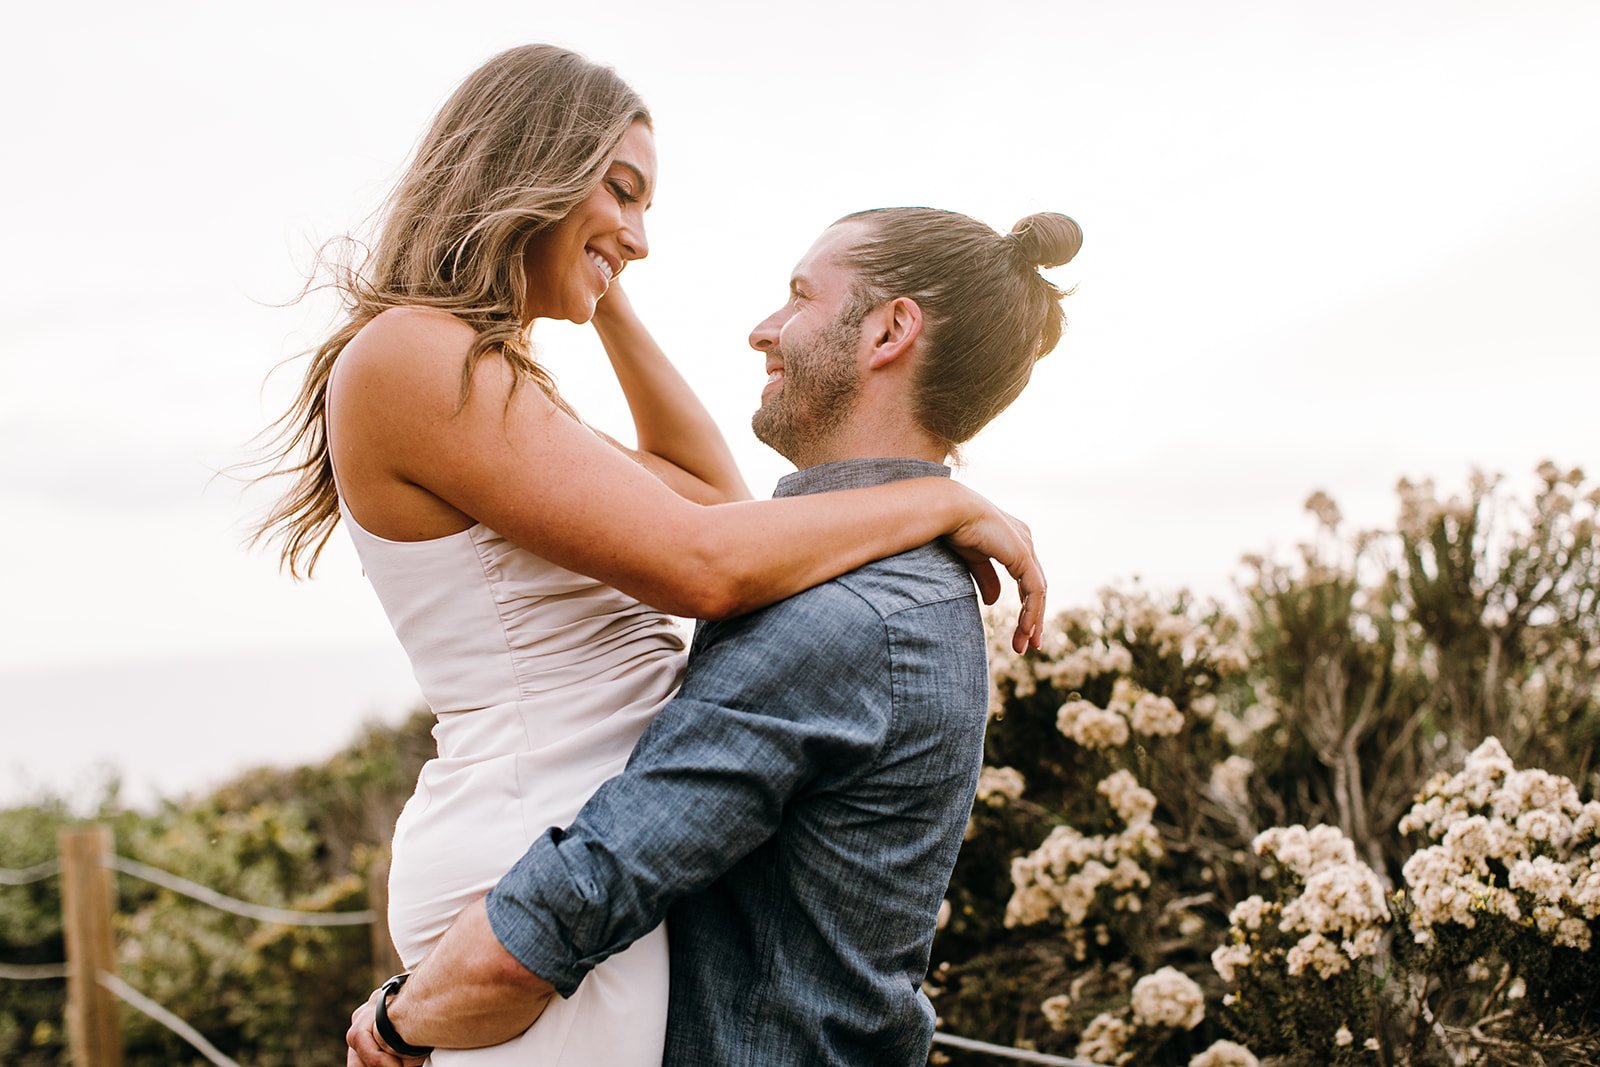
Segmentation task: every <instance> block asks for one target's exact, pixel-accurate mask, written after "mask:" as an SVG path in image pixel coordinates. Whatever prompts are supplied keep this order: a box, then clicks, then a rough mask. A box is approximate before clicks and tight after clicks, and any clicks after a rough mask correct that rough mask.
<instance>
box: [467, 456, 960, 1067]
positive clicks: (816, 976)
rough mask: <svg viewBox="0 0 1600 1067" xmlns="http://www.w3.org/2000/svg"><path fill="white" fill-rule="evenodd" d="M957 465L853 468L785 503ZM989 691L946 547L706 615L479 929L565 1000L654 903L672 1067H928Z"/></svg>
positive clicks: (797, 484) (782, 487)
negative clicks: (638, 720) (665, 939)
mask: <svg viewBox="0 0 1600 1067" xmlns="http://www.w3.org/2000/svg"><path fill="white" fill-rule="evenodd" d="M948 473H949V471H948V470H947V469H946V468H944V467H942V466H939V465H936V464H931V463H925V462H922V461H918V460H905V459H886V460H848V461H844V462H841V463H830V464H824V465H822V466H818V467H812V468H808V469H806V470H803V471H799V472H797V473H795V474H792V475H790V476H788V477H787V478H785V479H784V480H783V481H782V482H781V483H779V486H778V490H777V493H776V495H778V496H794V495H799V494H804V493H820V492H825V491H828V490H832V489H844V488H851V487H855V486H863V485H872V484H877V483H881V482H888V481H894V480H897V479H901V478H910V477H917V476H925V475H930V474H932V475H938V474H944V475H948ZM987 703H988V677H987V663H986V657H985V648H984V637H983V627H982V623H981V621H980V617H979V613H978V603H977V598H976V596H975V594H974V592H973V585H972V580H971V578H970V577H969V576H968V574H967V570H966V568H965V567H964V566H963V565H962V564H961V562H960V560H959V559H958V558H957V557H956V556H955V555H953V554H952V553H951V552H950V551H949V550H948V549H946V548H944V547H942V546H941V545H939V544H937V543H934V544H928V545H924V546H922V547H920V548H917V549H913V550H912V551H910V552H905V553H902V554H900V555H898V556H893V557H890V558H889V559H884V560H879V561H878V562H876V563H870V564H868V565H867V566H865V567H862V568H860V569H858V570H855V571H852V572H851V573H849V574H846V575H844V576H842V577H840V578H836V579H834V580H833V581H830V582H825V583H823V584H822V585H819V586H817V587H815V588H813V589H810V590H807V591H806V592H803V593H800V594H798V595H796V596H793V597H790V598H789V599H787V600H783V601H780V602H779V603H777V604H773V605H772V606H770V607H767V608H765V609H763V610H761V611H757V612H753V613H751V614H749V615H745V616H743V617H741V618H737V619H729V620H726V621H722V622H711V623H703V624H702V625H701V626H700V627H699V628H698V630H697V632H696V634H695V639H694V644H693V646H692V649H691V653H690V656H689V664H688V668H687V671H686V674H685V677H684V681H683V686H682V688H681V689H680V690H679V692H678V695H677V696H676V697H675V698H674V699H673V700H672V701H670V702H669V703H668V704H667V705H666V706H665V707H664V708H663V709H662V710H661V712H660V713H659V714H658V715H657V716H656V719H655V721H654V723H652V724H651V726H650V727H649V729H647V730H646V731H645V733H644V735H643V736H642V737H641V738H640V740H639V743H638V745H637V747H636V748H635V749H634V752H633V755H632V757H631V759H630V760H629V763H628V767H627V770H626V771H624V773H622V774H621V775H619V776H618V777H616V778H614V779H612V780H611V781H609V782H607V783H606V784H605V785H603V786H601V788H600V789H599V791H598V792H596V794H595V795H594V797H593V798H592V799H590V801H589V802H588V804H586V805H585V806H584V808H583V810H582V811H581V812H579V814H578V816H577V818H576V820H574V822H573V823H572V825H571V826H569V827H567V828H566V829H565V830H559V829H552V830H549V831H546V832H545V833H544V834H543V835H542V836H541V837H540V838H539V839H538V840H537V841H535V842H534V844H533V845H532V847H530V848H529V850H528V852H527V854H526V855H525V856H524V857H523V858H522V859H521V860H520V861H519V862H518V863H517V865H516V866H515V867H513V868H512V869H511V871H510V872H509V873H507V874H506V876H505V877H504V878H502V879H501V881H500V883H499V885H497V886H496V887H495V888H494V890H493V891H492V892H491V893H490V894H489V898H488V911H489V922H490V925H491V927H492V928H493V930H494V932H495V934H496V936H497V937H498V938H499V939H500V941H501V942H502V943H503V944H504V945H505V947H506V948H507V949H508V950H509V951H510V952H511V954H512V955H514V956H515V957H516V958H517V959H518V960H520V961H521V962H522V963H523V965H524V966H526V967H527V968H528V969H529V970H530V971H532V972H533V973H534V974H537V975H539V976H540V977H542V978H544V979H546V980H547V981H549V982H551V983H552V984H553V985H554V986H555V987H556V989H557V990H558V991H559V992H560V993H561V994H562V995H563V996H567V995H570V994H571V993H572V992H573V990H575V989H576V988H577V987H578V983H579V982H581V981H582V980H583V977H584V975H585V974H586V973H587V972H588V970H589V969H590V968H591V967H593V966H595V965H596V964H597V963H599V962H600V961H601V960H603V959H605V958H606V957H607V956H608V955H610V954H611V953H614V952H618V951H620V950H621V949H623V948H625V947H626V946H627V945H628V944H630V943H631V942H632V941H633V940H634V939H635V938H638V937H640V936H641V935H643V934H644V933H646V932H648V931H649V930H650V929H651V928H652V927H654V926H655V925H656V924H657V923H658V922H660V921H661V920H662V918H663V917H666V918H667V919H668V921H669V925H670V928H671V938H670V943H671V958H672V969H671V974H672V992H671V1007H670V1012H669V1015H668V1026H667V1048H666V1058H665V1063H666V1064H667V1065H669V1067H689V1065H694V1067H705V1065H726V1067H735V1065H739V1067H743V1065H750V1067H786V1065H794V1067H801V1065H807V1067H810V1065H815V1064H861V1065H867V1064H871V1065H894V1064H907V1065H911V1064H915V1065H919V1067H920V1065H923V1064H926V1062H927V1056H928V1047H929V1043H930V1042H931V1040H932V1036H933V1008H932V1006H931V1005H930V1004H929V1003H928V999H927V997H926V996H924V995H923V993H922V990H921V984H922V980H923V978H924V977H925V975H926V972H927V967H928V956H929V951H930V947H931V945H932V942H933V935H934V926H935V919H936V916H937V913H938V909H939V904H940V901H941V900H942V899H943V897H944V893H945V890H946V888H947V887H948V885H949V881H950V871H951V868H952V867H953V866H954V864H955V859H956V852H957V851H958V849H959V848H960V846H961V837H962V832H963V830H964V829H965V826H966V822H967V816H968V815H969V813H970V812H971V809H972V798H973V792H974V790H975V789H976V787H977V780H978V770H979V765H980V763H981V762H982V747H983V730H984V723H985V711H986V708H987Z"/></svg>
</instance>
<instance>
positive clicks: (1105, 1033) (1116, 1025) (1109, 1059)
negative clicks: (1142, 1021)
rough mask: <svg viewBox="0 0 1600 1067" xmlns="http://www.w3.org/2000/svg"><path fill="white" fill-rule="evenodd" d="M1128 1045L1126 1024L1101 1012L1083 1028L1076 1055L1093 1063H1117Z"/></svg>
mask: <svg viewBox="0 0 1600 1067" xmlns="http://www.w3.org/2000/svg"><path fill="white" fill-rule="evenodd" d="M1127 1044H1128V1024H1127V1023H1125V1022H1123V1021H1122V1020H1121V1019H1118V1018H1117V1017H1116V1016H1114V1015H1108V1014H1106V1013H1105V1012H1101V1013H1100V1014H1099V1015H1096V1016H1095V1017H1094V1018H1093V1019H1091V1020H1090V1021H1089V1025H1088V1026H1086V1027H1084V1028H1083V1035H1082V1036H1081V1037H1079V1038H1078V1048H1077V1054H1078V1056H1080V1057H1081V1058H1083V1059H1086V1060H1092V1061H1093V1062H1095V1063H1117V1062H1118V1061H1119V1058H1120V1057H1121V1056H1122V1052H1123V1049H1124V1048H1126V1047H1127Z"/></svg>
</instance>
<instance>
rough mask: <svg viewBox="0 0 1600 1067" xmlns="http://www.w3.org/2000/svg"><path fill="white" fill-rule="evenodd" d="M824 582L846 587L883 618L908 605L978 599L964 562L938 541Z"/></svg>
mask: <svg viewBox="0 0 1600 1067" xmlns="http://www.w3.org/2000/svg"><path fill="white" fill-rule="evenodd" d="M824 584H825V585H837V586H839V587H841V588H843V589H846V590H849V591H850V592H851V593H852V594H854V595H855V596H857V597H859V598H860V600H861V601H862V603H863V604H864V605H865V606H866V607H868V608H869V609H871V610H872V611H873V612H875V613H876V614H877V615H878V617H879V618H882V619H887V618H889V617H890V616H893V615H897V614H899V613H901V612H904V611H906V610H907V609H909V608H917V607H924V606H928V605H932V604H941V603H945V602H947V601H952V600H964V599H971V600H972V601H973V602H974V603H976V600H977V592H976V590H975V589H974V587H973V584H972V575H971V574H970V573H968V571H967V567H966V564H964V563H962V562H961V558H960V557H959V556H957V555H956V554H955V553H954V552H952V551H950V549H948V548H946V547H945V546H944V545H943V544H941V543H940V542H938V541H930V542H929V543H928V544H925V545H919V546H918V547H916V548H913V549H911V550H910V551H909V552H901V553H900V554H898V555H894V556H889V557H886V558H884V559H879V560H874V561H873V562H871V563H868V564H867V565H866V566H864V567H858V568H856V569H855V570H853V571H850V572H849V573H847V574H842V575H840V576H839V577H837V578H835V579H833V581H831V582H827V583H824Z"/></svg>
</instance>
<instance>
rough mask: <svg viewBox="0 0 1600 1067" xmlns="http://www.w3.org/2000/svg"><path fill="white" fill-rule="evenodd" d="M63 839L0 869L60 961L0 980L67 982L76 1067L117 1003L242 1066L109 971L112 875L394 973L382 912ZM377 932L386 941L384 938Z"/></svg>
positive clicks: (950, 1040) (88, 1057)
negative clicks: (246, 888)
mask: <svg viewBox="0 0 1600 1067" xmlns="http://www.w3.org/2000/svg"><path fill="white" fill-rule="evenodd" d="M60 843H61V856H60V858H58V859H54V860H48V861H46V862H44V863H38V864H35V865H33V866H31V867H23V868H19V869H10V868H3V867H0V886H22V885H32V884H34V883H36V882H42V881H44V880H45V879H47V878H53V877H56V876H60V877H61V880H62V887H61V896H62V918H63V924H62V926H63V934H64V936H65V939H66V943H67V962H65V963H42V964H11V963H0V981H24V982H26V981H46V980H60V979H66V980H67V982H68V991H67V992H68V996H67V1013H68V1019H67V1032H68V1038H69V1043H70V1049H71V1053H72V1061H73V1062H74V1063H75V1064H79V1065H81V1067H121V1064H122V1059H123V1057H122V1034H121V1024H120V1021H119V1020H118V1018H117V1013H116V1010H115V1009H116V1002H117V1001H121V1002H122V1003H124V1004H127V1005H128V1006H129V1007H131V1008H133V1009H134V1010H136V1011H138V1012H140V1013H142V1014H143V1015H145V1016H147V1017H149V1018H150V1019H152V1020H154V1021H155V1022H157V1023H159V1024H160V1025H162V1026H164V1027H166V1028H167V1029H168V1030H170V1031H171V1032H172V1033H174V1034H176V1035H177V1036H178V1037H180V1038H182V1039H183V1040H184V1041H185V1042H187V1043H188V1044H189V1045H190V1046H191V1047H192V1048H194V1050H195V1051H196V1052H198V1053H200V1055H202V1056H204V1057H205V1058H206V1060H207V1061H208V1062H210V1063H212V1064H215V1065H217V1067H239V1065H238V1063H236V1062H235V1061H234V1060H232V1059H229V1058H228V1056H227V1055H225V1054H224V1053H223V1052H222V1051H221V1050H220V1049H218V1048H217V1047H216V1046H215V1045H213V1044H212V1043H211V1042H210V1041H208V1040H207V1039H206V1037H205V1035H204V1034H202V1033H200V1031H198V1030H196V1029H195V1028H194V1027H193V1026H191V1025H189V1024H188V1023H187V1022H185V1021H184V1020H183V1019H181V1018H179V1017H178V1016H177V1015H174V1014H173V1013H172V1012H171V1011H168V1010H167V1009H166V1008H164V1007H162V1006H161V1005H160V1004H158V1003H156V1002H155V1001H153V1000H151V999H150V998H149V997H147V996H145V995H144V994H143V993H141V992H139V991H138V990H137V989H135V988H133V986H131V985H129V984H128V983H127V982H126V981H124V980H123V979H122V978H121V977H119V976H118V975H117V974H116V973H115V969H116V962H115V945H114V943H113V940H112V927H113V921H112V920H113V911H114V893H113V886H112V880H111V872H113V871H115V872H117V873H120V874H124V875H127V876H128V877H130V878H136V879H138V880H140V881H143V882H147V883H149V884H151V885H155V886H159V887H160V888H162V889H166V890H170V891H171V892H174V893H177V894H179V895H180V896H184V897H187V898H189V899H190V900H194V901H196V902H198V903H200V904H204V905H207V906H208V907H212V908H216V909H218V910H219V911H225V912H229V913H230V914H233V915H238V916H242V917H243V918H247V919H254V920H256V921H258V922H263V923H272V924H277V925H285V926H323V927H326V926H373V927H374V928H375V930H374V939H373V944H374V953H373V954H374V964H375V965H376V970H378V971H392V970H398V969H399V968H398V967H397V966H391V965H390V961H389V960H388V959H385V958H383V956H384V952H383V951H382V949H385V948H386V949H387V952H388V953H390V954H392V952H393V947H392V946H391V945H389V944H388V939H387V936H386V934H385V931H384V930H383V924H382V923H381V922H380V918H379V913H380V912H381V911H382V908H381V907H380V908H372V909H364V910H361V911H335V912H327V911H298V910H294V909H291V908H277V907H271V906H269V905H265V904H256V903H252V902H251V901H248V900H240V899H238V898H237V897H231V896H228V895H227V894H225V893H219V892H218V891H216V890H215V889H211V888H209V887H207V886H203V885H201V884H200V883H199V882H192V881H190V880H189V879H187V878H184V877H182V876H181V875H176V874H173V873H172V872H171V871H164V870H162V869H161V868H159V867H152V866H150V865H149V864H147V863H141V862H140V861H138V860H134V859H129V858H128V857H126V856H119V855H117V854H116V853H115V852H113V851H112V848H111V833H110V830H109V829H108V828H106V827H104V826H89V827H74V828H69V829H66V830H63V831H62V832H61V842H60ZM371 888H372V892H373V894H374V896H373V897H371V898H370V899H373V900H374V901H375V902H378V903H380V904H381V899H380V898H379V897H378V896H377V894H379V893H381V892H382V888H383V879H382V878H381V877H380V878H377V879H375V880H374V881H373V882H372V883H371ZM380 934H383V935H384V936H383V937H382V938H381V939H380V937H379V935H380ZM113 998H114V999H113ZM933 1043H934V1044H935V1045H944V1046H946V1047H948V1048H952V1049H960V1050H962V1051H964V1052H975V1053H979V1054H983V1055H988V1056H994V1057H997V1058H1000V1059H1008V1060H1012V1061H1014V1062H1018V1063H1038V1064H1048V1065H1053V1067H1094V1065H1093V1064H1089V1063H1087V1062H1085V1061H1083V1060H1074V1059H1066V1058H1064V1057H1061V1056H1052V1055H1049V1054H1047V1053H1043V1052H1035V1051H1033V1050H1031V1049H1020V1048H1008V1047H1006V1046H1004V1045H991V1044H989V1043H988V1042H985V1041H974V1040H972V1039H971V1038H965V1037H957V1036H955V1035H953V1034H942V1033H937V1034H934V1036H933Z"/></svg>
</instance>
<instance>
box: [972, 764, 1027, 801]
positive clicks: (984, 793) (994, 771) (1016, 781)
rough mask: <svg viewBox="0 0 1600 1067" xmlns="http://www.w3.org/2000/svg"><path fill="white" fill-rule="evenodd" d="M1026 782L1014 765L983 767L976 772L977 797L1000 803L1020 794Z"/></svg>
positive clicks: (1013, 798) (1014, 798) (1015, 797)
mask: <svg viewBox="0 0 1600 1067" xmlns="http://www.w3.org/2000/svg"><path fill="white" fill-rule="evenodd" d="M1026 784H1027V783H1026V782H1024V781H1023V779H1022V772H1021V771H1019V770H1017V769H1016V768H1015V767H985V768H984V769H983V770H982V771H980V772H979V774H978V799H979V800H981V801H983V802H984V803H986V804H993V805H1001V804H1004V803H1005V802H1006V801H1007V800H1016V799H1017V798H1018V797H1020V796H1022V791H1023V789H1024V788H1025V786H1026Z"/></svg>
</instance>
